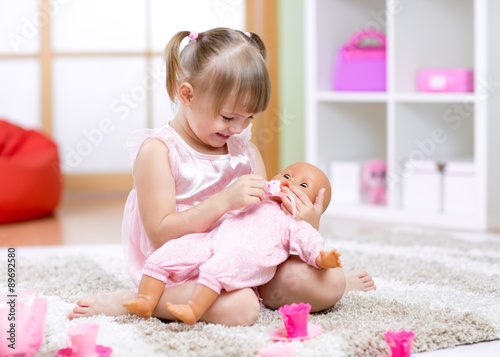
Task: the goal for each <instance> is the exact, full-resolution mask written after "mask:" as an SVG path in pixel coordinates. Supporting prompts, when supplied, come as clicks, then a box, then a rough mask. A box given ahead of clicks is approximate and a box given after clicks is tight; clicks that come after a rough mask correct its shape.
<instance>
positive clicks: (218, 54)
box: [165, 28, 271, 115]
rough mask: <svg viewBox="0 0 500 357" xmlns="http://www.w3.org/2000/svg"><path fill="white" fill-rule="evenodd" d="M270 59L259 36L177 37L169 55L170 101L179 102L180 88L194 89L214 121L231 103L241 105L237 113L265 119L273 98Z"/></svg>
mask: <svg viewBox="0 0 500 357" xmlns="http://www.w3.org/2000/svg"><path fill="white" fill-rule="evenodd" d="M188 36H189V38H190V41H189V43H188V44H187V45H186V46H185V47H184V48H183V49H182V51H181V52H180V46H181V42H182V41H183V40H184V39H185V38H187V37H188ZM266 56H267V51H266V48H265V46H264V43H263V42H262V40H261V38H260V37H259V36H258V35H257V34H254V33H248V32H242V31H238V30H233V29H228V28H215V29H212V30H208V31H205V32H200V33H190V32H189V31H181V32H178V33H177V34H175V35H174V37H173V38H172V39H171V40H170V42H169V43H168V45H167V47H166V49H165V60H166V65H167V92H168V95H169V97H170V99H171V100H172V102H174V101H175V100H176V97H177V91H178V89H179V87H180V86H181V84H182V83H189V84H190V85H191V86H192V87H193V88H194V91H195V92H196V93H199V97H200V98H202V101H204V102H205V103H206V105H207V106H208V108H209V110H211V111H213V114H214V115H219V113H220V111H221V109H222V107H223V106H224V105H226V104H227V103H228V102H230V103H234V104H233V105H238V108H232V109H238V110H240V111H242V112H246V113H260V112H262V111H264V110H265V109H266V108H267V106H268V104H269V100H270V97H271V81H270V78H269V73H268V70H267V66H266Z"/></svg>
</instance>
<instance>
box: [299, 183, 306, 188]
mask: <svg viewBox="0 0 500 357" xmlns="http://www.w3.org/2000/svg"><path fill="white" fill-rule="evenodd" d="M300 186H301V187H304V188H307V187H308V186H307V183H305V182H302V183H301V184H300Z"/></svg>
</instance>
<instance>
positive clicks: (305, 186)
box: [272, 162, 331, 208]
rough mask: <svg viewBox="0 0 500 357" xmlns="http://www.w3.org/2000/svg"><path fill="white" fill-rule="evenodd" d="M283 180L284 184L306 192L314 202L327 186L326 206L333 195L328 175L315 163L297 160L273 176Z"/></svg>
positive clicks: (274, 178) (282, 184) (282, 183)
mask: <svg viewBox="0 0 500 357" xmlns="http://www.w3.org/2000/svg"><path fill="white" fill-rule="evenodd" d="M272 179H273V180H278V181H280V182H281V187H283V186H288V187H291V186H295V187H297V188H298V189H299V190H301V191H302V192H304V193H305V194H306V195H307V197H308V198H309V199H310V200H311V202H312V203H314V201H315V200H316V196H317V195H318V192H319V190H320V189H321V188H325V189H326V191H325V201H324V207H325V208H326V207H327V206H328V203H329V202H330V196H331V186H330V182H329V180H328V177H327V176H326V175H325V174H324V173H323V171H321V170H320V169H319V168H317V167H316V166H314V165H311V164H308V163H306V162H296V163H293V164H291V165H290V166H287V167H286V168H285V169H284V170H283V171H281V172H280V173H279V174H277V175H276V176H274V177H273V178H272Z"/></svg>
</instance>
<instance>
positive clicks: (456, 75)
mask: <svg viewBox="0 0 500 357" xmlns="http://www.w3.org/2000/svg"><path fill="white" fill-rule="evenodd" d="M417 82H418V83H417V85H418V90H419V91H420V92H448V93H454V92H455V93H466V92H474V71H472V70H469V69H467V68H425V69H421V70H420V71H419V72H418V80H417Z"/></svg>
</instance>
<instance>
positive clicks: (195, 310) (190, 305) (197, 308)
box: [167, 284, 219, 325]
mask: <svg viewBox="0 0 500 357" xmlns="http://www.w3.org/2000/svg"><path fill="white" fill-rule="evenodd" d="M217 297H219V293H218V292H216V291H214V290H212V289H210V288H208V287H206V286H205V285H202V284H196V288H195V289H194V292H193V295H192V296H191V298H190V299H189V301H188V302H187V304H172V303H171V302H167V309H168V311H170V312H171V313H172V314H173V315H174V316H176V317H177V318H179V319H180V320H182V321H183V322H184V323H186V324H188V325H193V324H194V323H196V322H197V321H198V320H199V319H200V318H201V317H202V316H203V314H204V313H205V312H206V311H207V310H208V308H209V307H210V306H212V304H213V303H214V302H215V300H216V299H217Z"/></svg>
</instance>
